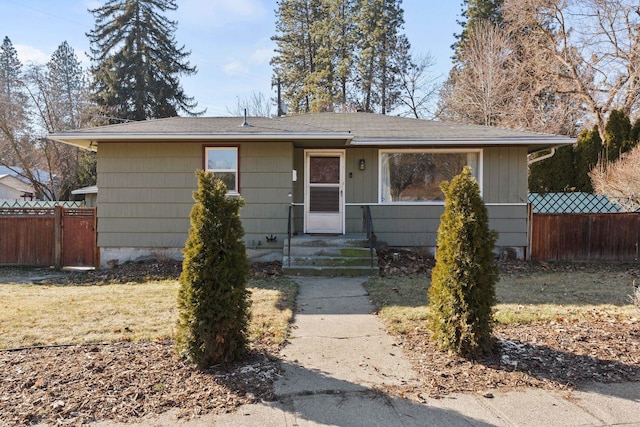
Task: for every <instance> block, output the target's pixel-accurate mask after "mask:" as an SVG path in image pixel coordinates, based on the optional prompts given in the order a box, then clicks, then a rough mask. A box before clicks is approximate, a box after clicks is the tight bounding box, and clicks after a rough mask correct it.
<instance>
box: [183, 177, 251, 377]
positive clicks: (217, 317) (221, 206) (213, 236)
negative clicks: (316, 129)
mask: <svg viewBox="0 0 640 427" xmlns="http://www.w3.org/2000/svg"><path fill="white" fill-rule="evenodd" d="M196 174H197V176H198V190H197V191H196V192H194V194H193V198H194V199H195V204H194V206H193V208H192V210H191V227H190V229H189V237H188V238H187V242H186V244H185V248H184V261H183V264H182V274H181V275H180V289H179V293H178V311H179V313H178V315H179V318H178V324H177V330H176V336H175V341H176V342H175V346H176V352H177V353H178V354H179V355H180V356H181V357H183V358H184V359H186V360H188V361H190V362H192V363H195V364H197V365H198V366H199V367H201V368H206V367H208V366H212V365H214V364H219V363H226V362H231V361H234V360H237V359H239V358H240V357H241V356H242V355H243V354H244V352H245V349H246V344H247V338H246V336H247V327H248V323H249V299H248V292H247V289H246V284H247V278H248V275H249V261H248V259H247V253H246V249H245V246H244V243H243V242H242V236H243V235H244V231H243V229H242V224H241V223H240V215H239V211H240V208H241V207H242V206H243V205H244V202H243V200H242V199H240V198H239V197H227V195H226V193H227V188H226V186H225V185H224V183H223V182H222V181H220V180H218V179H214V176H213V174H212V173H210V172H204V171H197V172H196Z"/></svg>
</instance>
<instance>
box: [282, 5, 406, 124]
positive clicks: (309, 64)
mask: <svg viewBox="0 0 640 427" xmlns="http://www.w3.org/2000/svg"><path fill="white" fill-rule="evenodd" d="M400 4H401V0H282V1H279V2H278V9H277V10H276V17H277V19H276V33H277V34H276V35H275V36H273V37H272V40H274V41H275V42H276V56H275V57H274V58H273V59H272V60H271V64H272V65H273V67H274V75H275V76H274V77H275V80H279V81H280V82H281V83H282V87H283V88H284V99H285V101H286V102H287V106H288V109H289V111H292V112H297V113H300V112H316V111H344V110H348V109H350V108H351V106H355V105H359V106H360V108H362V109H364V110H366V111H371V112H381V113H383V114H385V113H387V112H389V111H390V110H391V109H393V108H394V107H395V106H396V104H397V103H398V96H399V93H400V90H401V88H402V87H401V80H400V78H399V75H400V74H401V73H405V74H406V72H407V70H408V69H409V68H410V67H411V66H412V65H413V64H412V62H411V56H410V53H409V50H410V44H409V41H408V39H407V38H406V36H405V35H404V34H401V30H402V25H403V24H404V16H403V15H404V11H403V10H402V8H401V7H400Z"/></svg>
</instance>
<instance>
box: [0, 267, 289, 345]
mask: <svg viewBox="0 0 640 427" xmlns="http://www.w3.org/2000/svg"><path fill="white" fill-rule="evenodd" d="M248 287H249V290H250V292H251V299H252V308H251V310H252V317H253V320H252V324H251V325H250V339H251V340H253V341H265V342H268V343H274V344H279V343H281V342H282V341H284V339H285V337H286V334H287V330H288V326H289V320H290V319H291V315H292V314H291V313H292V309H291V307H292V306H293V304H294V302H295V301H294V300H295V294H296V285H295V284H294V283H293V282H290V281H288V280H286V279H283V278H277V279H270V280H265V279H262V280H251V281H250V282H249V283H248ZM177 293H178V283H177V282H176V281H162V282H147V283H126V284H106V285H99V286H98V285H96V286H86V285H80V286H76V285H46V284H37V285H34V284H0V349H6V348H17V347H28V346H35V345H54V344H71V343H73V344H76V343H88V342H113V341H122V340H156V339H162V338H168V337H171V336H172V334H173V329H174V325H175V323H176V316H177V310H176V299H177Z"/></svg>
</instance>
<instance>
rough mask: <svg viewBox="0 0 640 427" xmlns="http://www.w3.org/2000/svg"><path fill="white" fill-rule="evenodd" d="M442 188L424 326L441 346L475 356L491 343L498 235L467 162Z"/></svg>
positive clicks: (487, 349) (489, 346)
mask: <svg viewBox="0 0 640 427" xmlns="http://www.w3.org/2000/svg"><path fill="white" fill-rule="evenodd" d="M441 188H442V191H443V192H444V194H445V207H444V209H445V210H444V214H443V215H442V217H441V218H440V226H439V228H438V242H437V244H438V249H437V253H436V265H435V267H434V269H433V271H432V276H431V287H430V288H429V314H428V319H427V326H428V328H429V330H430V331H431V339H432V340H433V341H434V342H435V343H436V345H437V346H438V347H439V348H440V349H441V350H446V351H451V352H454V353H457V354H460V355H463V356H465V357H475V356H477V355H479V354H482V353H486V352H489V351H490V350H491V346H492V340H491V332H492V322H493V321H492V307H493V305H494V304H495V302H496V296H495V283H496V281H497V278H498V270H497V267H496V266H495V265H494V264H493V258H494V255H493V248H494V245H495V242H496V239H497V233H496V232H495V231H493V230H489V219H488V214H487V208H486V207H485V205H484V202H483V201H482V198H481V197H480V187H479V186H478V183H477V181H476V180H475V178H474V177H473V176H472V174H471V168H469V167H468V166H465V167H464V169H463V171H462V173H461V174H459V175H457V176H456V177H454V178H453V179H452V180H451V182H446V181H445V182H443V183H442V185H441Z"/></svg>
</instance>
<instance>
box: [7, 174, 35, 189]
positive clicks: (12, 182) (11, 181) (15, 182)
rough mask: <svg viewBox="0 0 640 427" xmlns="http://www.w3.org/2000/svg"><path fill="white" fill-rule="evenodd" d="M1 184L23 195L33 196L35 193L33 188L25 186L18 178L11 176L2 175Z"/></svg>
mask: <svg viewBox="0 0 640 427" xmlns="http://www.w3.org/2000/svg"><path fill="white" fill-rule="evenodd" d="M0 184H2V185H4V186H6V187H9V188H11V189H13V190H14V191H19V192H21V193H28V194H33V193H34V192H35V191H34V189H33V186H31V185H29V184H25V183H24V182H22V181H21V180H19V179H18V178H15V177H13V176H11V175H9V174H0Z"/></svg>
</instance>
